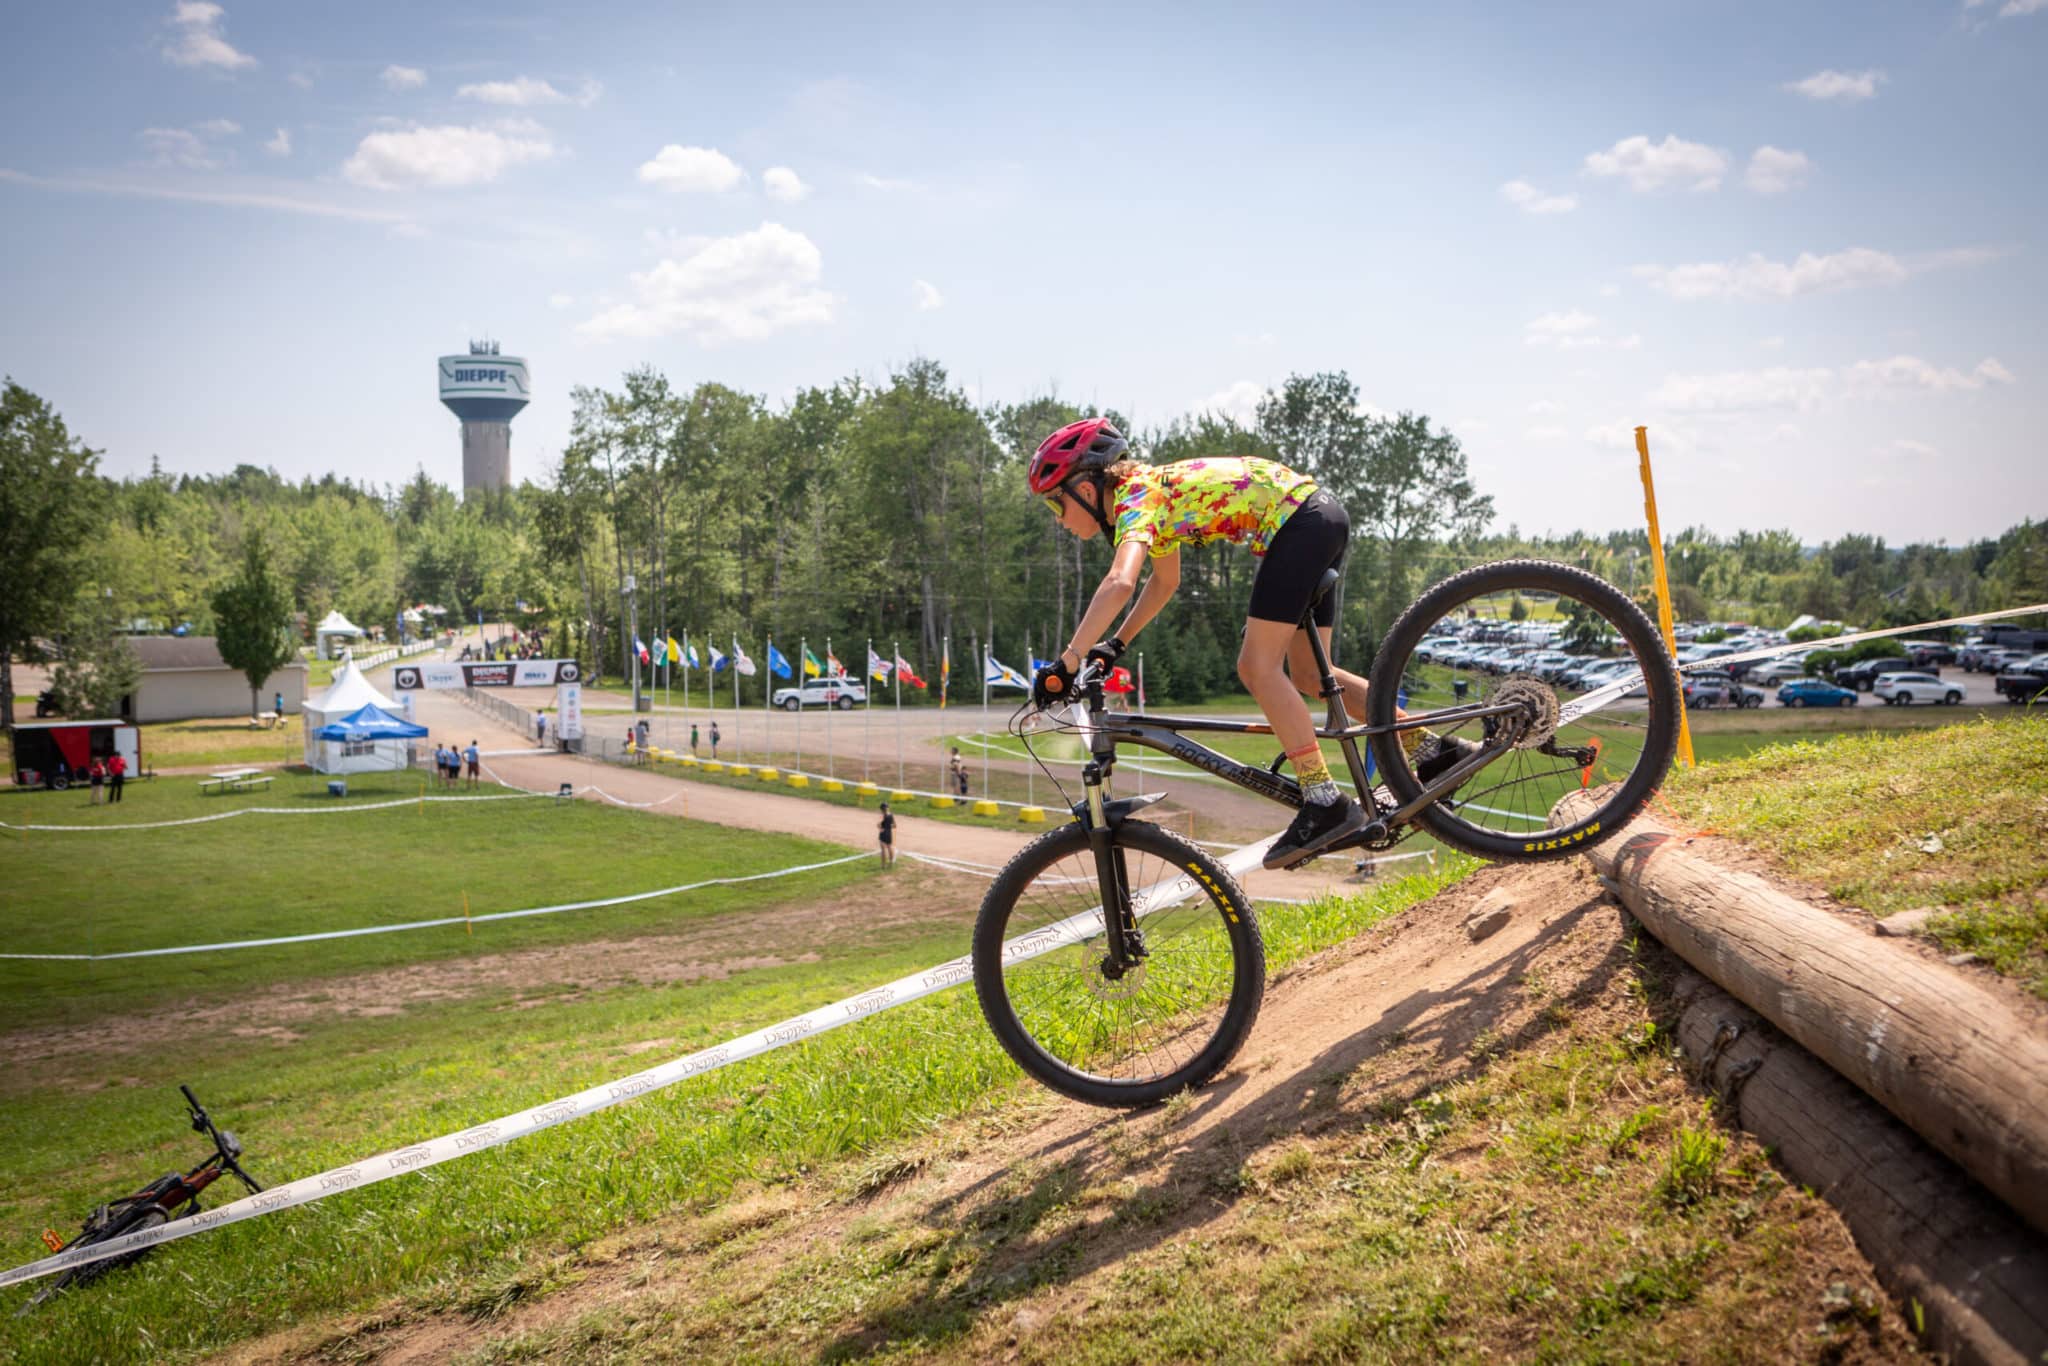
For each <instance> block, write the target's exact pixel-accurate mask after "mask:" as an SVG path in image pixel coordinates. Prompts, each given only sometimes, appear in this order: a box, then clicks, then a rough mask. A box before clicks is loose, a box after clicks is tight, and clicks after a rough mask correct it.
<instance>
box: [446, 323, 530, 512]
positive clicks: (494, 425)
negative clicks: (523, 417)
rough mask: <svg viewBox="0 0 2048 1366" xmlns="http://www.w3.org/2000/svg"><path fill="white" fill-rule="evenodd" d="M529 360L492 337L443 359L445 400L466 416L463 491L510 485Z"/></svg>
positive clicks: (463, 449)
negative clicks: (515, 421) (503, 350)
mask: <svg viewBox="0 0 2048 1366" xmlns="http://www.w3.org/2000/svg"><path fill="white" fill-rule="evenodd" d="M529 392H530V391H529V390H528V388H527V383H526V362H525V361H523V360H521V359H519V358H518V357H517V356H501V355H499V354H498V344H497V343H496V342H492V341H483V342H475V341H473V342H471V343H470V344H469V354H468V355H466V356H443V357H441V402H443V403H445V404H447V405H448V411H449V412H451V413H453V414H455V415H456V416H457V417H459V418H461V419H462V492H463V494H464V496H467V495H469V494H472V493H475V492H476V491H478V490H479V489H504V488H510V487H512V418H513V417H514V415H516V414H517V413H518V412H519V410H520V409H521V408H524V407H525V406H526V400H527V398H528V397H529Z"/></svg>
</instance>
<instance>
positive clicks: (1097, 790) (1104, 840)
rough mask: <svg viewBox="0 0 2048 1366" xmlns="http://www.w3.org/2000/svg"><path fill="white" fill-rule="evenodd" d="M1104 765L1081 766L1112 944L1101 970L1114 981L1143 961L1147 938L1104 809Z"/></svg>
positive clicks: (1106, 927) (1100, 891)
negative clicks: (1135, 910)
mask: <svg viewBox="0 0 2048 1366" xmlns="http://www.w3.org/2000/svg"><path fill="white" fill-rule="evenodd" d="M1105 768H1106V766H1105V765H1104V764H1103V763H1101V762H1100V761H1099V760H1097V761H1091V762H1090V763H1089V764H1088V766H1087V767H1086V768H1084V769H1082V770H1081V783H1082V786H1083V788H1084V789H1085V790H1086V792H1087V803H1086V806H1085V808H1084V809H1085V810H1086V811H1087V813H1088V816H1087V820H1088V848H1089V849H1090V851H1092V852H1093V853H1094V855H1095V890H1096V894H1097V895H1098V896H1100V897H1101V898H1102V927H1103V936H1104V939H1105V940H1106V941H1107V943H1108V946H1109V952H1108V954H1107V955H1106V956H1105V957H1104V958H1103V960H1102V972H1103V975H1104V976H1106V977H1108V978H1109V979H1110V980H1112V981H1115V980H1116V979H1118V978H1120V977H1122V976H1123V975H1124V974H1125V973H1126V972H1128V971H1130V970H1131V969H1132V968H1133V967H1135V966H1137V965H1138V964H1139V963H1141V962H1143V961H1144V959H1145V941H1144V936H1143V935H1141V934H1140V933H1139V931H1138V918H1137V915H1136V914H1135V913H1134V911H1133V910H1132V907H1131V877H1130V868H1129V866H1128V865H1127V864H1126V862H1125V859H1124V851H1123V850H1122V849H1121V848H1119V847H1117V846H1116V845H1115V844H1114V843H1113V841H1112V838H1111V837H1112V835H1113V833H1114V832H1113V831H1112V830H1111V829H1110V824H1109V818H1108V816H1107V814H1106V813H1105V812H1104V810H1103V805H1102V789H1103V786H1104V780H1105V778H1106V776H1107V774H1106V771H1105Z"/></svg>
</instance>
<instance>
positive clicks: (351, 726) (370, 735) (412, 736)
mask: <svg viewBox="0 0 2048 1366" xmlns="http://www.w3.org/2000/svg"><path fill="white" fill-rule="evenodd" d="M426 734H427V728H426V727H425V726H416V725H414V724H413V723H412V722H410V721H408V720H406V719H405V718H404V717H403V716H393V715H392V714H391V713H390V712H388V711H386V710H384V709H383V708H382V707H380V706H378V705H377V704H376V703H375V702H367V703H365V704H364V705H363V706H361V707H360V708H358V709H357V710H355V711H352V712H350V713H349V714H348V715H347V716H344V717H342V718H341V719H340V720H339V721H333V722H330V723H328V724H327V725H324V726H322V727H320V729H318V730H316V731H314V732H313V738H314V739H316V740H342V741H346V742H349V743H354V744H360V743H362V742H363V741H365V740H418V739H422V738H424V737H425V735H426Z"/></svg>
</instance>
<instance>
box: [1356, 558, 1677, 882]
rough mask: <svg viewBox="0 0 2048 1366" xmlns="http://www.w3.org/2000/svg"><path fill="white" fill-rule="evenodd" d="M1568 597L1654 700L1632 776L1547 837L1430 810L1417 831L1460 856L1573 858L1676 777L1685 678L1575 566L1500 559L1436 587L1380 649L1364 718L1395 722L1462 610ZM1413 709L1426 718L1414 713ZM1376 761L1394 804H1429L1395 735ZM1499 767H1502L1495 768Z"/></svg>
mask: <svg viewBox="0 0 2048 1366" xmlns="http://www.w3.org/2000/svg"><path fill="white" fill-rule="evenodd" d="M1518 590H1519V591H1523V592H1530V593H1538V594H1551V593H1555V594H1558V595H1560V597H1569V598H1571V599H1575V600H1576V601H1578V602H1580V603H1583V604H1585V605H1586V606H1588V607H1590V608H1592V609H1593V610H1594V611H1596V612H1597V613H1599V615H1600V617H1601V618H1603V619H1604V621H1605V622H1606V623H1607V624H1608V625H1610V626H1612V627H1613V628H1614V629H1615V631H1616V632H1618V633H1619V635H1620V637H1621V639H1622V640H1623V641H1624V642H1625V643H1626V645H1627V647H1628V649H1629V651H1630V652H1631V653H1632V654H1633V655H1634V656H1635V659H1636V661H1637V663H1638V664H1639V666H1640V667H1641V668H1642V671H1643V684H1644V688H1645V691H1646V694H1647V703H1646V705H1645V707H1644V721H1643V725H1642V731H1643V736H1644V738H1643V741H1642V744H1641V746H1640V749H1639V750H1638V752H1637V757H1636V758H1635V760H1634V761H1633V763H1632V764H1631V766H1630V768H1629V770H1628V772H1627V773H1626V774H1624V775H1622V776H1621V777H1620V778H1619V780H1618V781H1616V782H1613V783H1610V784H1607V785H1604V786H1603V787H1601V788H1600V789H1598V792H1599V794H1600V795H1599V801H1598V805H1597V806H1595V807H1594V809H1593V810H1592V811H1590V812H1589V813H1587V814H1586V815H1585V816H1583V817H1582V818H1580V819H1579V820H1577V821H1574V822H1572V823H1570V824H1569V825H1565V826H1559V827H1554V828H1553V827H1546V828H1543V829H1540V830H1526V831H1519V832H1517V831H1501V830H1490V829H1486V828H1483V827H1481V826H1478V825H1475V824H1473V823H1471V822H1469V821H1467V820H1464V819H1462V818H1461V817H1460V816H1459V815H1458V812H1457V808H1456V806H1455V804H1454V805H1453V806H1451V807H1446V805H1445V803H1444V802H1442V801H1437V802H1433V803H1431V804H1430V805H1428V806H1426V807H1423V808H1422V809H1421V810H1420V811H1418V812H1417V813H1416V815H1415V821H1416V824H1418V825H1420V826H1422V827H1423V828H1424V829H1426V830H1428V831H1429V832H1430V833H1431V834H1432V835H1435V836H1436V837H1437V838H1438V839H1440V840H1442V841H1443V842H1444V843H1445V844H1448V845H1451V846H1452V847H1453V848H1457V849H1462V850H1464V851H1465V852H1467V853H1471V854H1477V855H1479V856H1480V857H1482V858H1487V859H1493V860H1496V861H1500V862H1523V863H1533V862H1540V861H1543V860H1547V859H1556V858H1569V857H1570V856H1572V855H1573V854H1577V853H1582V852H1584V851H1585V850H1586V849H1588V848H1590V847H1591V846H1593V845H1595V844H1598V843H1600V842H1601V841H1602V840H1604V839H1606V838H1608V837H1609V836H1611V835H1613V834H1614V833H1615V832H1616V831H1618V830H1620V828H1621V827H1622V825H1624V824H1625V823H1626V822H1627V821H1628V819H1629V818H1630V817H1632V816H1634V815H1635V814H1636V812H1637V811H1639V810H1641V809H1642V807H1643V806H1644V804H1645V803H1647V802H1648V801H1649V800H1650V798H1651V797H1652V796H1653V795H1655V793H1656V790H1657V788H1658V786H1659V784H1661V783H1662V782H1663V781H1664V776H1665V774H1666V773H1667V772H1669V770H1670V768H1671V760H1672V756H1673V755H1674V753H1675V752H1676V749H1677V744H1678V718H1679V706H1680V695H1679V687H1678V674H1677V670H1676V668H1675V667H1674V666H1673V664H1672V662H1671V656H1670V653H1669V652H1668V651H1667V650H1665V648H1664V641H1663V638H1662V637H1661V636H1659V635H1658V634H1657V629H1656V628H1655V627H1654V626H1652V625H1651V624H1650V619H1649V618H1648V617H1646V616H1644V615H1643V612H1642V609H1641V608H1639V607H1637V606H1636V605H1635V603H1633V602H1631V601H1630V600H1629V599H1628V597H1627V596H1626V595H1625V594H1623V593H1622V592H1621V590H1619V589H1617V588H1615V587H1614V586H1613V585H1612V584H1610V583H1608V582H1607V581H1606V580H1605V579H1602V578H1599V577H1598V576H1596V575H1593V574H1589V573H1587V572H1586V571H1584V570H1582V569H1575V568H1573V567H1571V566H1570V565H1563V564H1555V563H1552V562H1550V561H1548V560H1501V561H1498V562H1496V563H1494V564H1485V565H1479V566H1477V567H1475V568H1472V569H1467V570H1465V571H1463V572H1461V573H1458V574H1454V575H1452V576H1451V577H1450V578H1448V579H1445V580H1444V581H1443V582H1442V583H1439V584H1436V585H1435V586H1433V587H1432V588H1430V589H1429V591H1428V592H1426V593H1424V594H1423V595H1422V596H1421V597H1420V598H1418V599H1416V601H1415V602H1414V603H1413V604H1412V605H1411V606H1410V607H1409V608H1408V610H1407V611H1405V612H1403V613H1402V614H1401V617H1400V619H1399V620H1398V621H1396V622H1395V623H1394V626H1393V629H1392V630H1390V631H1389V632H1388V633H1387V636H1386V639H1385V640H1384V641H1383V642H1382V643H1381V645H1380V651H1379V654H1378V655H1377V656H1376V657H1375V658H1374V660H1373V667H1372V677H1371V689H1370V691H1369V692H1368V694H1367V711H1368V712H1369V714H1370V717H1371V720H1372V723H1373V724H1374V725H1382V726H1390V725H1392V724H1393V723H1394V720H1395V716H1394V712H1395V708H1396V706H1397V694H1398V693H1399V690H1400V688H1401V686H1402V683H1403V671H1404V669H1405V668H1406V666H1407V664H1408V662H1409V661H1410V660H1411V659H1412V658H1413V656H1414V651H1415V647H1416V646H1417V645H1418V644H1419V643H1421V641H1422V640H1424V639H1425V638H1426V637H1427V636H1428V635H1429V634H1430V633H1431V631H1432V629H1433V628H1434V627H1435V626H1436V625H1437V623H1438V622H1440V621H1442V620H1443V619H1444V618H1445V617H1446V616H1448V615H1450V614H1451V613H1453V612H1455V611H1456V610H1457V609H1458V608H1459V607H1460V605H1462V604H1465V603H1469V602H1471V601H1473V600H1474V599H1476V598H1481V597H1483V596H1487V595H1493V596H1498V595H1501V594H1508V595H1510V596H1512V595H1514V594H1515V593H1516V592H1517V591H1518ZM1414 710H1418V711H1419V710H1425V709H1424V708H1415V709H1414ZM1372 748H1373V756H1374V758H1375V760H1376V761H1377V762H1378V766H1379V769H1380V771H1381V773H1382V774H1383V775H1384V781H1385V782H1386V785H1387V787H1388V789H1389V790H1390V791H1391V792H1392V793H1393V795H1394V798H1395V800H1396V801H1397V802H1404V803H1405V802H1408V801H1412V800H1414V799H1415V798H1416V797H1419V796H1420V795H1422V784H1421V783H1420V782H1419V781H1418V780H1417V779H1416V777H1415V775H1414V772H1413V771H1412V770H1411V769H1410V768H1409V765H1408V760H1407V757H1406V755H1405V754H1404V752H1403V751H1402V748H1401V742H1400V739H1399V737H1398V735H1397V734H1396V733H1394V732H1391V731H1388V732H1382V733H1380V734H1377V735H1374V736H1373V737H1372ZM1497 762H1498V761H1497ZM1492 767H1494V766H1489V768H1487V769H1482V770H1480V772H1479V773H1478V774H1477V775H1475V776H1474V778H1473V779H1471V780H1468V782H1467V783H1466V784H1465V785H1464V786H1462V787H1461V788H1460V789H1459V790H1458V792H1457V793H1454V794H1453V802H1454V803H1455V802H1456V800H1457V799H1458V798H1459V797H1463V796H1466V795H1467V794H1469V793H1470V792H1471V791H1472V790H1473V789H1474V787H1475V785H1478V784H1481V783H1482V782H1483V780H1485V778H1486V775H1487V774H1488V773H1489V772H1490V771H1491V770H1492Z"/></svg>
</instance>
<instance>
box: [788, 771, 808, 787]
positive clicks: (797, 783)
mask: <svg viewBox="0 0 2048 1366" xmlns="http://www.w3.org/2000/svg"><path fill="white" fill-rule="evenodd" d="M789 785H790V786H791V787H809V786H810V785H811V780H810V779H809V778H807V777H805V776H804V775H803V774H801V773H792V774H790V775H789Z"/></svg>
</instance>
